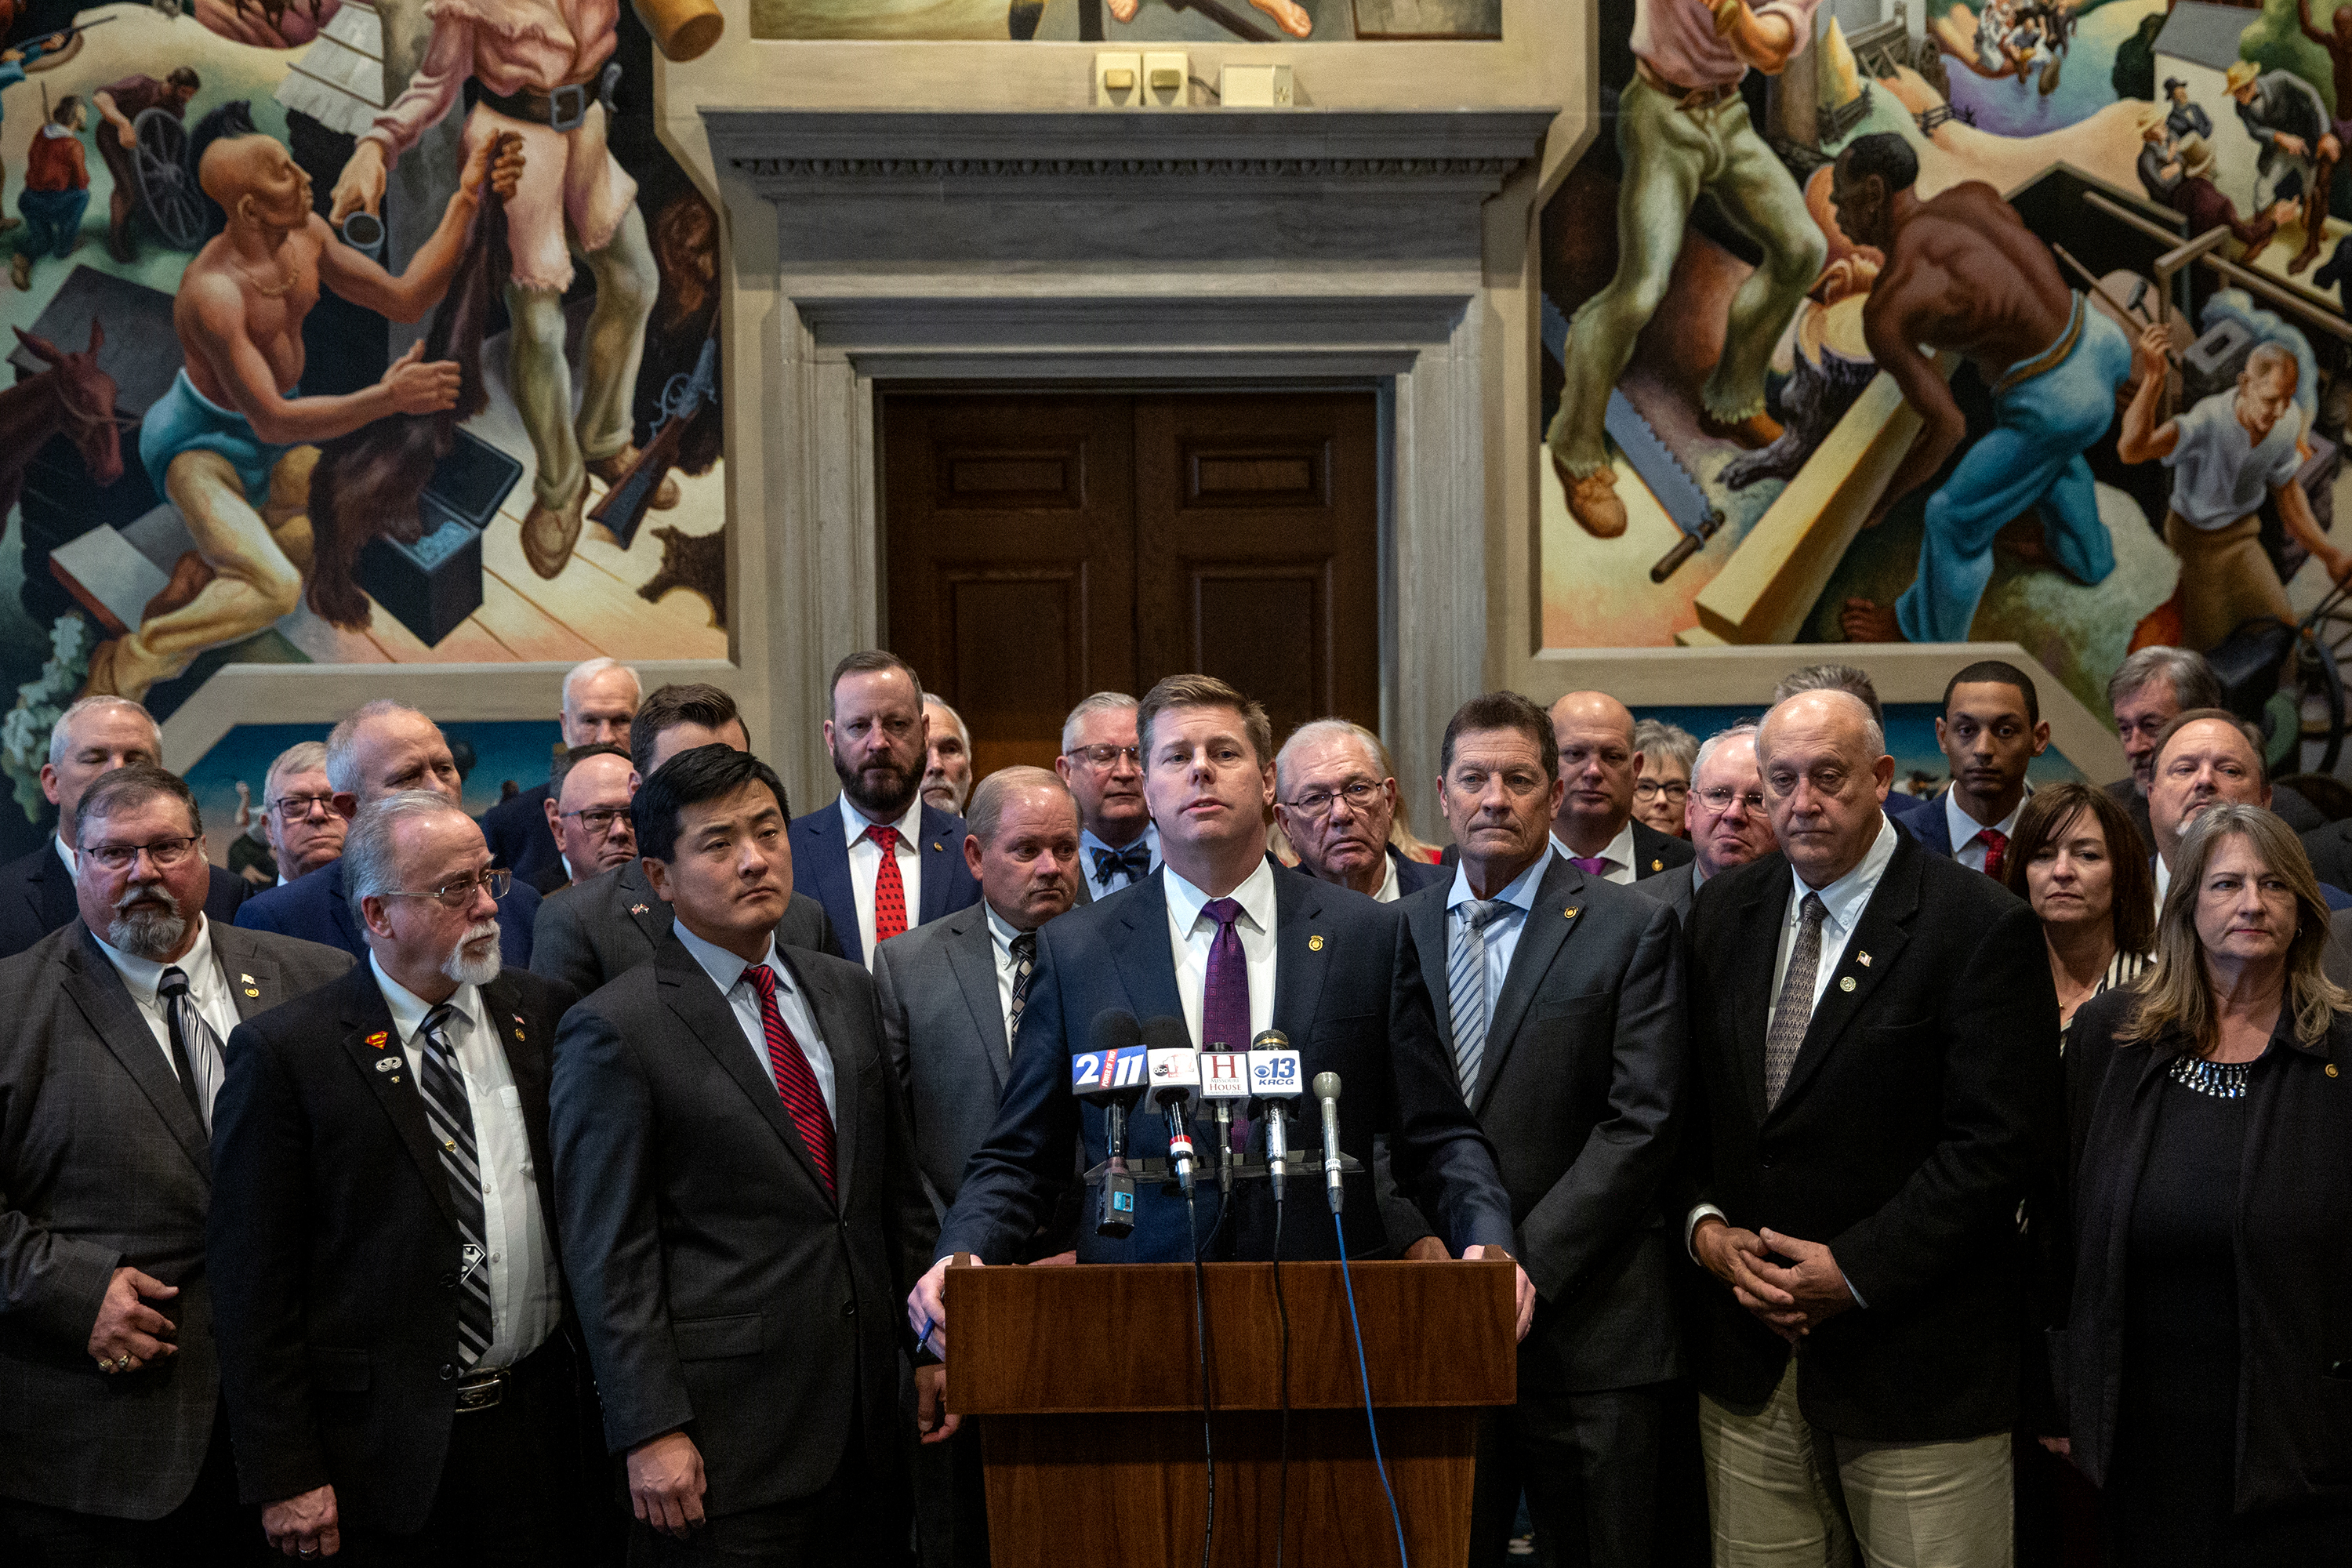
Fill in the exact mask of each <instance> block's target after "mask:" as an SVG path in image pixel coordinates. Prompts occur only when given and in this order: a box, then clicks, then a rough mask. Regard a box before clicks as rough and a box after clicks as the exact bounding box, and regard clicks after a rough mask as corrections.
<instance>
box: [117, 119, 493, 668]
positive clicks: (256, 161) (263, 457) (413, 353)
mask: <svg viewBox="0 0 2352 1568" xmlns="http://www.w3.org/2000/svg"><path fill="white" fill-rule="evenodd" d="M521 171H522V153H521V151H520V146H519V145H509V144H507V143H503V142H485V143H484V144H483V145H482V147H481V148H480V149H479V150H478V152H477V153H475V155H474V156H473V157H472V158H470V159H468V160H467V163H466V168H465V172H464V174H462V175H461V176H460V177H459V179H458V182H457V192H456V193H455V194H454V195H451V196H450V198H449V205H448V208H447V210H446V212H444V213H443V215H442V218H441V226H440V227H439V228H437V229H436V230H435V231H434V233H433V237H432V238H430V239H429V240H427V241H425V245H424V247H422V248H421V249H419V250H418V251H417V253H416V256H415V259H414V260H413V261H412V262H411V263H410V265H409V268H408V270H407V271H406V272H405V273H404V274H403V275H402V276H400V277H397V278H395V277H394V276H393V275H392V274H391V273H389V272H387V271H385V270H384V269H383V268H381V267H379V266H377V265H376V264H375V263H374V262H373V261H372V260H370V259H369V258H367V257H365V256H364V255H362V254H361V253H360V252H359V251H356V250H353V249H352V247H349V246H347V245H345V244H343V243H342V241H341V239H339V238H337V237H336V236H335V233H334V231H333V230H331V229H330V228H329V227H328V226H327V224H326V220H325V219H323V218H321V217H320V216H319V215H318V214H317V213H316V212H314V211H313V210H312V209H311V205H310V175H308V174H304V173H303V172H302V169H301V166H300V165H299V164H298V163H295V162H294V158H293V154H291V153H289V152H288V151H287V150H286V148H285V146H284V144H282V143H281V142H278V141H276V140H275V139H274V138H271V137H268V136H234V137H225V138H223V139H222V140H220V141H218V142H214V143H213V144H212V145H211V146H209V147H207V148H205V155H204V159H203V162H202V163H200V164H199V165H198V168H197V172H196V173H197V179H198V180H199V182H200V183H201V184H203V186H204V190H205V195H208V196H210V197H212V198H213V200H215V201H216V202H218V203H220V205H221V206H222V208H223V209H224V210H226V213H227V214H228V226H227V228H226V230H224V231H223V232H222V233H221V234H219V235H217V236H215V237H214V238H213V239H212V240H211V241H210V242H209V243H207V244H206V245H205V247H204V249H202V250H200V251H198V252H197V253H196V258H195V259H194V260H193V261H191V262H189V263H188V267H187V270H186V271H185V272H184V273H183V274H181V278H180V289H179V293H178V295H177V297H176V298H175V299H174V300H173V308H172V325H173V329H174V330H175V331H177V332H178V333H179V337H180V353H181V357H182V360H183V363H182V366H181V369H180V374H179V375H178V376H177V377H176V378H175V379H174V380H173V383H172V389H171V390H170V391H169V392H166V393H165V394H164V395H163V396H162V397H161V398H159V399H158V400H157V401H156V403H155V405H153V406H152V408H150V409H149V410H148V411H147V416H146V418H145V419H144V420H143V421H142V424H141V426H140V433H139V460H140V462H141V463H142V465H144V466H145V468H146V469H147V477H148V478H149V479H151V480H152V481H153V483H154V486H155V490H156V493H157V494H159V495H163V496H168V497H169V498H170V499H171V500H172V503H173V505H174V506H176V507H178V508H179V509H180V511H181V514H182V515H183V516H184V517H185V518H186V519H187V523H188V532H189V534H190V535H191V536H192V537H193V538H194V540H195V543H196V552H197V554H198V555H199V556H200V557H201V558H202V563H201V565H200V566H199V565H196V564H194V563H190V564H187V565H184V567H183V568H182V569H181V571H179V572H178V573H176V574H174V575H173V581H172V583H171V585H170V586H169V587H167V588H166V589H165V590H164V591H163V594H161V595H157V602H158V603H159V604H161V605H164V606H166V607H165V608H163V609H162V610H161V611H160V612H158V613H154V614H150V615H148V616H145V617H144V618H142V621H141V623H140V626H139V629H138V630H137V631H135V632H132V633H131V635H130V636H128V637H111V638H109V639H108V640H106V641H105V642H102V643H100V644H99V646H98V647H97V648H96V649H94V650H93V651H92V653H91V655H90V661H89V682H88V684H87V686H86V687H85V688H84V691H85V693H87V694H97V693H112V694H114V695H116V696H121V697H127V698H130V699H131V700H133V701H138V700H142V699H143V698H144V697H145V696H146V694H147V690H148V689H149V688H150V687H152V686H153V685H154V684H155V682H157V681H159V680H167V679H171V678H172V677H173V676H176V675H179V674H180V673H182V672H183V671H184V670H185V669H186V668H188V666H189V665H190V664H191V663H193V662H194V659H195V657H196V656H197V655H198V654H200V653H202V652H204V651H205V649H206V648H212V647H220V646H222V645H223V644H225V643H232V642H236V641H238V640H240V639H241V638H244V637H251V636H252V635H253V634H254V633H256V632H257V631H259V630H261V629H262V628H263V627H265V626H268V625H269V624H270V623H271V622H272V621H275V620H277V619H278V617H279V616H284V615H288V614H289V613H291V612H292V610H293V609H294V607H295V605H297V604H299V602H300V600H301V596H302V578H303V574H304V573H305V572H306V571H307V570H308V569H309V567H310V517H309V515H308V514H309V511H310V469H311V467H312V466H313V465H314V464H315V463H316V462H317V461H318V458H319V452H318V445H317V444H318V443H319V442H321V441H327V440H331V439H332V438H334V437H337V436H342V435H348V434H349V433H350V432H352V431H353V430H356V429H358V428H359V427H360V426H362V425H367V424H370V423H373V421H375V420H378V419H381V418H383V417H384V416H386V415H391V414H434V413H437V412H439V411H440V410H442V409H445V408H447V407H450V406H451V405H454V404H455V403H456V402H457V364H456V363H455V362H453V361H448V360H444V361H441V362H439V363H434V364H425V363H422V362H423V355H424V345H423V344H422V343H418V344H415V345H414V346H412V347H411V348H410V349H409V351H408V352H407V353H404V354H403V355H401V356H400V358H399V359H397V360H395V361H394V362H393V363H392V366H391V368H390V369H388V370H386V371H385V372H384V373H383V380H381V381H379V382H377V383H376V384H375V385H373V386H371V387H367V388H364V389H362V390H361V391H358V392H350V393H341V394H338V395H332V396H321V397H304V396H302V395H300V387H299V382H300V381H301V379H302V368H303V347H302V323H303V321H304V319H305V318H306V317H308V316H309V315H310V307H311V306H312V305H314V304H316V303H317V302H318V300H319V289H320V286H321V285H324V286H325V287H326V288H329V289H333V290H334V291H335V292H336V293H338V294H340V295H341V296H342V297H343V298H344V299H346V300H351V301H352V303H353V304H356V305H361V306H364V307H365V308H367V309H368V310H377V311H381V312H382V313H383V314H384V315H386V316H389V317H390V318H392V319H393V320H394V321H416V320H418V319H420V318H421V317H423V316H424V314H425V312H426V311H427V310H431V309H432V308H433V307H434V306H435V305H436V304H438V303H439V302H440V300H441V296H442V295H443V294H444V293H446V291H447V290H448V287H449V279H450V277H451V276H452V274H454V273H455V272H456V271H457V262H458V259H459V258H460V257H461V256H462V255H463V253H464V250H465V240H466V232H467V227H468V226H470V225H471V224H472V222H473V218H474V213H475V210H476V208H477V207H478V206H479V205H480V202H481V192H482V186H483V184H484V183H485V182H486V181H487V182H488V184H490V185H491V187H492V188H493V189H495V190H496V191H498V192H499V195H500V196H501V197H503V196H505V195H508V194H509V193H511V192H512V191H513V189H514V183H515V180H516V178H517V177H518V176H519V175H520V173H521Z"/></svg>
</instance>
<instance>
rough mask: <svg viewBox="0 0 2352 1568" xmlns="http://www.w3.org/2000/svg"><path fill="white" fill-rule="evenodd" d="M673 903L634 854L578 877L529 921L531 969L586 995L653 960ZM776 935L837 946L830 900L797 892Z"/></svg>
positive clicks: (817, 946) (807, 944) (797, 943)
mask: <svg viewBox="0 0 2352 1568" xmlns="http://www.w3.org/2000/svg"><path fill="white" fill-rule="evenodd" d="M669 923H670V922H669V906H668V905H667V904H666V903H664V902H662V900H661V899H660V898H659V896H658V895H656V893H655V892H654V887H653V884H652V883H651V882H649V881H647V880H646V863H645V862H644V861H643V860H631V861H629V862H628V863H626V864H625V865H621V866H615V867H614V868H613V869H611V870H609V871H604V872H600V873H599V874H597V875H596V876H593V877H591V878H589V879H587V880H586V881H584V882H574V883H572V885H571V886H569V887H567V888H565V889H562V891H560V892H558V893H556V894H554V895H552V896H551V897H550V898H549V899H548V900H547V901H546V902H545V903H543V904H541V905H540V906H539V918H538V921H537V922H536V923H535V924H534V925H533V926H532V927H531V937H530V972H531V973H533V974H538V975H542V976H544V977H545V978H547V979H549V980H561V981H562V982H563V983H564V984H567V985H569V986H571V987H572V989H573V990H574V991H577V992H579V993H580V994H582V995H583V996H587V995H591V994H593V993H594V992H595V991H596V989H597V988H598V987H599V986H601V985H603V984H604V983H605V982H606V981H608V980H611V979H613V978H614V977H615V976H617V975H621V974H625V973H627V972H628V971H630V970H632V969H635V967H636V966H637V965H638V964H640V963H647V962H649V961H650V960H651V959H652V958H653V955H654V949H655V948H656V947H658V946H660V945H661V943H662V942H663V941H664V940H666V939H667V937H668V935H669ZM776 940H777V941H778V942H782V944H783V945H784V946H786V947H797V948H800V949H802V950H803V951H805V952H832V951H833V923H832V922H831V921H828V920H827V919H825V914H824V905H822V904H820V903H818V902H817V901H816V900H814V899H812V898H809V897H807V896H805V895H804V894H801V893H794V894H793V901H792V902H791V903H790V904H789V905H787V906H786V907H785V909H784V918H783V919H782V920H780V921H777V922H776Z"/></svg>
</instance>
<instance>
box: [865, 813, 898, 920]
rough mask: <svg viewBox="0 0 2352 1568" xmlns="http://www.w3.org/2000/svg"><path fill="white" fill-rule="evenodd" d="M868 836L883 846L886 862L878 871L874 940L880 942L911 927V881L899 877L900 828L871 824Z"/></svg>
mask: <svg viewBox="0 0 2352 1568" xmlns="http://www.w3.org/2000/svg"><path fill="white" fill-rule="evenodd" d="M866 837H868V838H871V839H872V840H874V842H875V843H876V844H877V845H879V846H881V848H882V866H881V868H880V869H879V870H877V871H876V872H875V873H874V941H875V942H876V944H877V945H879V944H880V943H882V942H888V941H889V940H890V939H891V938H892V937H894V936H897V935H898V933H899V932H900V931H905V930H906V929H907V884H906V883H904V882H902V881H900V880H899V879H898V829H897V828H895V827H879V826H877V827H869V828H867V829H866Z"/></svg>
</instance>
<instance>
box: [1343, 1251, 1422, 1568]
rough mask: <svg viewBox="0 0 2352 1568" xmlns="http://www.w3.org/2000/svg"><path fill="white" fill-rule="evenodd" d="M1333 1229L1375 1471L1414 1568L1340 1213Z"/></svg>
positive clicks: (1402, 1557) (1400, 1554)
mask: <svg viewBox="0 0 2352 1568" xmlns="http://www.w3.org/2000/svg"><path fill="white" fill-rule="evenodd" d="M1331 1229H1332V1232H1333V1234H1335V1235H1336V1236H1338V1237H1339V1289H1340V1291H1341V1293H1342V1294H1344V1295H1345V1296H1346V1297H1347V1298H1348V1327H1349V1329H1350V1330H1352V1331H1354V1332H1355V1336H1356V1381H1357V1384H1359V1385H1360V1387H1361V1388H1362V1389H1363V1391H1364V1426H1365V1428H1366V1429H1367V1430H1369V1431H1370V1433H1371V1435H1372V1468H1374V1469H1376V1470H1378V1471H1379V1472H1380V1473H1381V1490H1382V1491H1384V1492H1387V1493H1388V1497H1389V1521H1390V1522H1391V1523H1392V1524H1394V1525H1395V1526H1396V1538H1397V1561H1398V1562H1399V1563H1402V1564H1403V1565H1404V1568H1412V1557H1411V1555H1410V1554H1408V1553H1407V1552H1406V1551H1405V1549H1404V1515H1403V1514H1402V1513H1399V1512H1398V1511H1397V1500H1396V1491H1395V1489H1393V1488H1391V1486H1390V1485H1389V1468H1388V1466H1387V1464H1386V1463H1385V1462H1384V1461H1382V1459H1381V1428H1380V1423H1379V1422H1377V1421H1375V1420H1374V1419H1373V1418H1372V1377H1371V1373H1369V1372H1367V1371H1365V1370H1364V1325H1363V1324H1361V1323H1360V1322H1358V1321H1356V1287H1355V1286H1354V1284H1353V1283H1351V1282H1350V1281H1349V1278H1348V1232H1347V1228H1346V1227H1345V1226H1342V1225H1340V1223H1339V1210H1338V1209H1336V1208H1335V1209H1333V1210H1332V1211H1331Z"/></svg>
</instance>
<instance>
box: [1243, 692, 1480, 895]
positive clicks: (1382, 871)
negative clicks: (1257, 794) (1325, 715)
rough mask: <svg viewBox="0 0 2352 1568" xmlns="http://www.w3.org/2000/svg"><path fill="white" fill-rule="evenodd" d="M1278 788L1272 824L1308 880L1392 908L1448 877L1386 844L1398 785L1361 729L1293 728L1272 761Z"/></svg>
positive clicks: (1325, 723) (1316, 723) (1324, 722)
mask: <svg viewBox="0 0 2352 1568" xmlns="http://www.w3.org/2000/svg"><path fill="white" fill-rule="evenodd" d="M1274 784H1275V800H1274V816H1275V820H1276V822H1278V823H1280V824H1281V825H1282V831H1283V833H1284V835H1285V836H1286V837H1288V838H1289V840H1290V847H1292V848H1293V849H1296V850H1297V852H1298V868H1299V869H1300V870H1302V871H1304V872H1306V873H1307V875H1308V876H1310V877H1314V878H1317V879H1319V880H1322V881H1326V882H1336V883H1338V884H1339V886H1341V887H1343V888H1353V889H1355V890H1356V891H1358V892H1360V893H1362V894H1365V895H1367V896H1368V897H1370V898H1374V899H1377V900H1380V901H1381V903H1384V904H1392V903H1394V902H1396V901H1397V900H1399V899H1401V898H1402V897H1404V895H1406V894H1407V893H1417V892H1419V891H1420V890H1421V889H1423V888H1425V887H1427V886H1429V885H1430V884H1431V883H1432V882H1435V881H1439V880H1441V879H1444V876H1445V875H1446V872H1445V868H1444V867H1443V866H1435V865H1432V864H1431V863H1430V862H1428V861H1426V860H1412V859H1408V858H1405V857H1404V856H1403V855H1402V854H1400V853H1398V851H1397V850H1396V848H1395V847H1393V846H1392V845H1391V844H1390V843H1389V825H1390V824H1391V823H1392V822H1394V821H1395V820H1396V804H1397V794H1396V780H1394V779H1392V778H1390V777H1387V776H1386V770H1384V769H1383V768H1382V767H1381V753H1380V745H1379V742H1378V741H1377V740H1376V739H1375V738H1374V736H1373V734H1372V732H1371V731H1369V730H1367V729H1365V728H1364V727H1363V726H1362V725H1360V724H1354V723H1350V722H1349V721H1347V720H1345V719H1314V720H1310V721H1307V723H1304V724H1301V725H1300V726H1298V728H1297V729H1296V730H1293V731H1291V732H1290V739H1289V740H1287V741H1285V742H1283V743H1282V750H1281V752H1279V753H1277V754H1276V757H1275V759H1274Z"/></svg>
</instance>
